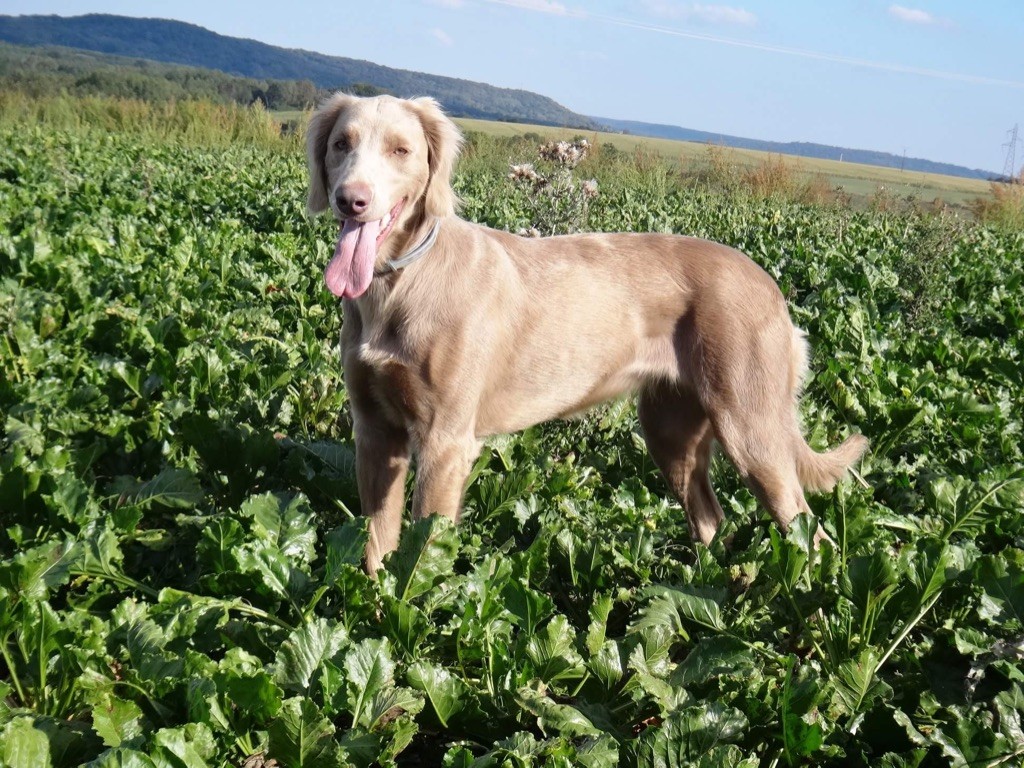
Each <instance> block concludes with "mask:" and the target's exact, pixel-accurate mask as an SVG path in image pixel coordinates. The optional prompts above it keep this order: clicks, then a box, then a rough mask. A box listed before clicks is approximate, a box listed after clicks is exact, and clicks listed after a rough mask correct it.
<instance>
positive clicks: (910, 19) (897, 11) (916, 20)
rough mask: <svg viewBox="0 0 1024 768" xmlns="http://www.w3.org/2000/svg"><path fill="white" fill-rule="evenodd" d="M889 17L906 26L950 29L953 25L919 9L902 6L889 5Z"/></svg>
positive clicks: (947, 20)
mask: <svg viewBox="0 0 1024 768" xmlns="http://www.w3.org/2000/svg"><path fill="white" fill-rule="evenodd" d="M889 15H890V16H892V17H893V18H894V19H899V20H900V21H904V22H906V23H907V24H919V25H921V26H938V27H950V26H952V25H953V23H952V22H951V21H949V19H943V18H940V17H939V16H935V15H934V14H931V13H928V11H922V10H921V9H920V8H907V7H906V6H903V5H890V6H889Z"/></svg>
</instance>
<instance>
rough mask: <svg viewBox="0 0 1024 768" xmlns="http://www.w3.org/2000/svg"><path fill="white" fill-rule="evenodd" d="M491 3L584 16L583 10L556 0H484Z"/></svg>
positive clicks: (555, 14)
mask: <svg viewBox="0 0 1024 768" xmlns="http://www.w3.org/2000/svg"><path fill="white" fill-rule="evenodd" d="M486 2H489V3H491V4H492V5H508V6H511V7H512V8H522V9H523V10H524V11H535V12H537V13H548V14H551V15H552V16H585V15H586V14H585V13H584V12H583V11H578V10H570V9H569V8H567V7H566V6H565V5H564V4H563V3H559V2H556V0H486Z"/></svg>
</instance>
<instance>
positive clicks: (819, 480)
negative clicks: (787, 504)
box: [796, 435, 868, 492]
mask: <svg viewBox="0 0 1024 768" xmlns="http://www.w3.org/2000/svg"><path fill="white" fill-rule="evenodd" d="M800 442H801V443H802V445H801V446H800V447H799V448H798V449H797V456H796V473H797V476H798V477H799V478H800V484H801V485H802V486H803V487H804V489H805V490H807V491H811V492H820V491H830V490H832V487H833V486H834V485H835V484H836V483H838V482H839V481H840V480H841V479H842V478H843V475H845V474H846V471H847V470H848V469H849V468H850V465H851V464H853V463H854V462H855V461H857V459H859V458H860V457H861V456H863V455H864V451H866V450H867V449H868V439H867V438H866V437H864V435H850V436H849V437H848V438H846V439H845V440H844V441H843V442H842V443H841V444H840V446H839V447H838V448H834V449H832V450H831V451H826V452H825V453H818V452H817V451H815V450H814V449H812V448H811V447H810V446H809V445H807V443H806V442H804V441H803V440H802V439H801V441H800Z"/></svg>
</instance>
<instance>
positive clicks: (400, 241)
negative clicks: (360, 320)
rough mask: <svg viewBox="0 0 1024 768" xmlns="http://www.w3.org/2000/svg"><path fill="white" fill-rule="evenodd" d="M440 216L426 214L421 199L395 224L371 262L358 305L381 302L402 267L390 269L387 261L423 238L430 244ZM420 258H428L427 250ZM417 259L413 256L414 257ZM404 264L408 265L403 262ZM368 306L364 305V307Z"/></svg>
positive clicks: (387, 294)
mask: <svg viewBox="0 0 1024 768" xmlns="http://www.w3.org/2000/svg"><path fill="white" fill-rule="evenodd" d="M440 225H441V220H440V219H437V218H435V217H433V216H428V215H427V214H426V211H425V210H424V206H423V203H422V202H420V203H419V204H418V205H417V206H416V210H415V212H414V213H413V215H412V216H410V217H409V220H408V222H407V223H406V224H404V225H403V226H402V227H401V228H399V227H396V228H395V232H393V233H392V236H391V237H389V238H388V241H387V245H386V246H385V248H382V249H381V253H380V256H379V258H378V259H377V264H376V265H375V266H374V276H373V280H372V281H371V282H370V287H369V289H368V290H367V291H366V293H365V294H363V295H362V296H360V297H359V298H358V299H356V302H357V303H358V304H360V306H362V305H364V304H365V303H367V302H369V303H370V304H374V305H382V304H383V302H384V301H385V300H386V299H387V297H388V296H389V295H390V294H391V292H392V291H393V290H394V288H395V286H396V285H397V284H398V282H399V279H400V278H401V276H402V274H403V272H404V268H402V267H399V268H398V269H393V268H391V267H389V266H388V265H389V264H391V263H392V262H395V261H400V260H401V259H402V258H403V257H404V256H405V255H407V254H408V253H409V252H410V251H412V250H414V249H416V248H418V246H419V245H421V244H423V243H424V242H425V241H428V240H429V241H430V244H431V245H432V244H433V239H434V238H436V236H437V232H436V229H440ZM420 258H422V259H429V258H430V253H429V251H428V252H426V253H422V254H421V256H420ZM418 260H419V259H417V261H418ZM406 266H408V265H406ZM367 308H368V307H367Z"/></svg>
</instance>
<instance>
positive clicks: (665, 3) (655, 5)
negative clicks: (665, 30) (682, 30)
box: [644, 0, 757, 27]
mask: <svg viewBox="0 0 1024 768" xmlns="http://www.w3.org/2000/svg"><path fill="white" fill-rule="evenodd" d="M644 7H646V8H647V10H648V12H649V13H651V14H653V15H655V16H661V17H663V18H666V19H680V20H682V21H698V22H703V23H705V24H733V25H737V26H743V27H752V26H754V25H755V24H757V16H755V15H754V14H753V13H751V12H750V11H748V10H746V9H744V8H735V7H733V6H730V5H704V4H703V3H680V2H673V0H644Z"/></svg>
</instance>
